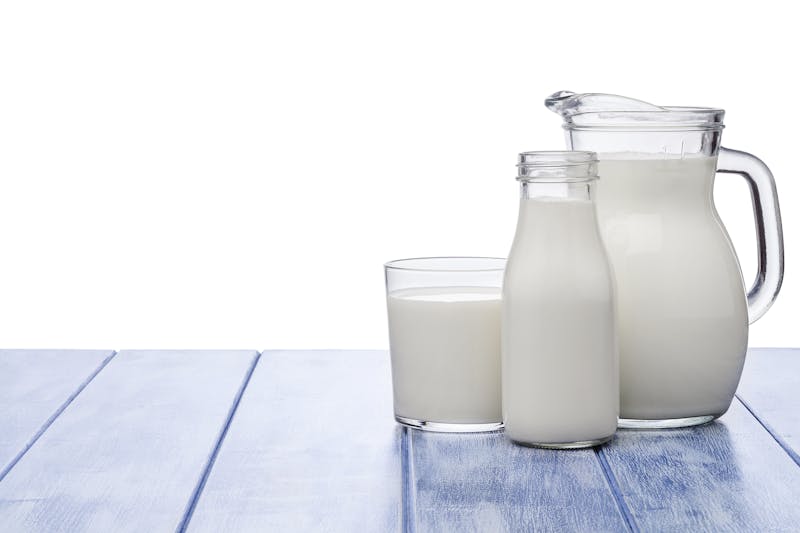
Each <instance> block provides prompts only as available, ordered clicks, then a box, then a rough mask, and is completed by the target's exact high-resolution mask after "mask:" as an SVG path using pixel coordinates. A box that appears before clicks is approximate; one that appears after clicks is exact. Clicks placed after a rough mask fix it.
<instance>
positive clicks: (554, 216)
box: [502, 152, 619, 448]
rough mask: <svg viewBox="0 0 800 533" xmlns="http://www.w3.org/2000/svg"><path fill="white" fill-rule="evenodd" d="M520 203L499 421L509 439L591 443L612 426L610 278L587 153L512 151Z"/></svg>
mask: <svg viewBox="0 0 800 533" xmlns="http://www.w3.org/2000/svg"><path fill="white" fill-rule="evenodd" d="M519 167H520V177H519V180H520V181H521V184H522V198H521V199H520V208H519V219H518V224H517V231H516V235H515V237H514V243H513V245H512V248H511V252H510V254H509V258H508V262H507V265H506V272H505V278H504V283H503V302H502V342H503V348H502V353H503V357H502V376H503V381H502V383H503V421H504V423H505V430H506V435H507V436H508V437H509V438H510V439H511V440H513V441H515V442H518V443H521V444H526V445H534V446H542V447H552V448H577V447H585V446H593V445H596V444H600V443H602V442H605V441H607V440H608V439H610V438H611V436H613V434H614V431H615V429H616V427H617V415H618V410H619V384H618V364H617V345H616V333H615V311H614V290H613V282H612V274H611V270H610V268H609V264H608V259H607V257H606V252H605V249H604V247H603V243H602V241H601V238H600V233H599V230H598V227H597V218H596V212H595V205H594V201H593V194H592V191H593V187H594V182H595V180H596V175H595V169H596V160H595V159H594V154H592V153H585V152H528V153H524V154H521V155H520V165H519Z"/></svg>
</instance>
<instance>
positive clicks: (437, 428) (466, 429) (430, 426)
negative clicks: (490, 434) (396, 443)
mask: <svg viewBox="0 0 800 533" xmlns="http://www.w3.org/2000/svg"><path fill="white" fill-rule="evenodd" d="M394 419H395V420H396V421H397V422H398V423H399V424H402V425H404V426H406V427H410V428H414V429H421V430H422V431H431V432H435V433H483V432H486V431H499V430H501V429H503V423H502V422H481V423H477V424H459V423H449V422H431V421H428V420H417V419H416V418H408V417H405V416H400V415H394Z"/></svg>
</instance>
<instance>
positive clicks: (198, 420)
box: [0, 351, 257, 533]
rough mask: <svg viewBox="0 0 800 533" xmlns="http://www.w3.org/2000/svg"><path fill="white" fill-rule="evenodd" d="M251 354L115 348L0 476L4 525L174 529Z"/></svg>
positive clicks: (53, 529) (4, 527) (52, 528)
mask: <svg viewBox="0 0 800 533" xmlns="http://www.w3.org/2000/svg"><path fill="white" fill-rule="evenodd" d="M256 355H257V353H256V352H249V351H237V352H213V351H123V352H120V353H119V354H117V355H116V356H115V357H114V359H113V360H112V361H111V362H110V363H109V364H108V365H107V366H106V367H105V368H104V369H103V371H102V372H100V373H99V374H98V375H97V377H96V378H95V379H93V380H92V382H91V383H89V385H88V386H87V387H86V388H85V389H84V390H83V392H81V394H79V395H78V396H77V397H76V398H75V400H74V401H73V402H72V403H71V404H70V405H69V406H68V407H67V409H65V410H64V412H63V413H62V414H61V416H59V417H58V418H57V419H56V420H55V421H54V422H53V423H52V425H51V426H50V427H49V428H48V429H47V431H45V432H44V434H43V435H42V436H41V438H39V440H38V441H37V442H36V444H35V446H33V447H32V448H31V449H30V450H29V451H28V453H27V454H25V456H24V457H22V459H21V460H20V461H19V462H18V463H17V465H16V466H15V467H14V468H13V469H11V471H10V472H9V473H8V475H7V476H6V478H5V479H4V480H3V481H2V482H0V530H1V531H3V532H15V531H25V532H36V531H42V532H48V533H49V532H61V531H64V532H80V531H98V532H108V531H114V532H121V531H131V532H133V531H135V532H141V531H174V530H175V529H176V527H178V525H179V523H180V521H181V520H182V518H183V515H184V512H185V510H186V507H187V504H188V503H189V501H190V499H191V497H192V494H193V492H194V490H195V488H196V487H197V485H198V483H199V481H200V479H201V477H202V473H203V471H204V469H205V467H206V465H207V464H208V460H209V457H210V454H211V453H212V451H213V449H214V447H215V446H216V443H217V441H218V438H219V435H220V431H221V428H223V427H224V425H225V422H226V420H227V417H228V415H229V412H230V409H231V406H232V403H233V401H234V398H235V397H236V394H237V391H238V390H239V389H240V388H241V387H242V384H243V379H244V378H245V376H246V374H247V373H248V372H249V370H250V368H251V367H252V362H253V360H254V358H255V357H256Z"/></svg>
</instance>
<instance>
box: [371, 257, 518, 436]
mask: <svg viewBox="0 0 800 533" xmlns="http://www.w3.org/2000/svg"><path fill="white" fill-rule="evenodd" d="M384 267H385V273H386V299H387V307H388V314H389V346H390V351H391V359H392V386H393V391H394V413H395V419H396V420H397V421H398V422H399V423H401V424H403V425H406V426H409V427H414V428H418V429H424V430H428V431H444V432H475V431H492V430H497V429H500V428H502V427H503V423H502V413H501V405H500V290H501V286H502V282H503V269H504V267H505V259H500V258H492V257H424V258H416V259H399V260H395V261H390V262H388V263H386V265H384Z"/></svg>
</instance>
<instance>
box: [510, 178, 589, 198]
mask: <svg viewBox="0 0 800 533" xmlns="http://www.w3.org/2000/svg"><path fill="white" fill-rule="evenodd" d="M596 183H597V180H587V181H556V182H553V181H549V182H541V181H532V180H522V181H520V191H519V192H520V198H522V199H523V200H533V199H536V198H562V199H564V200H588V201H594V188H595V184H596Z"/></svg>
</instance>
